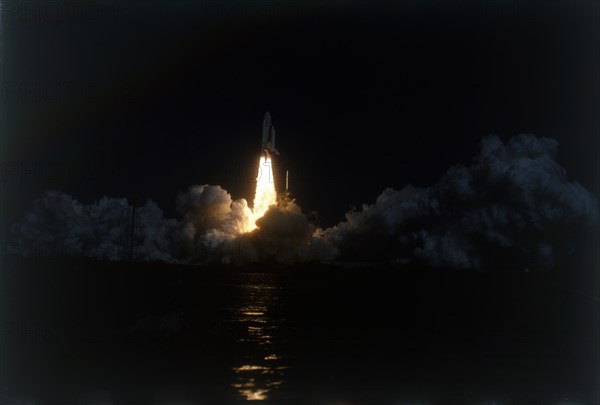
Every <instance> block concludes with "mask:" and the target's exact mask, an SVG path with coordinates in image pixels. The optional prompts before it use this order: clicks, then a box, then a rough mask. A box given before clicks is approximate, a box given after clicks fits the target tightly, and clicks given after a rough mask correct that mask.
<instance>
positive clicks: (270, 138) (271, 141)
mask: <svg viewBox="0 0 600 405" xmlns="http://www.w3.org/2000/svg"><path fill="white" fill-rule="evenodd" d="M260 149H261V151H262V152H268V153H274V154H276V155H279V152H278V151H277V149H275V127H274V126H273V124H271V114H269V112H268V111H267V113H266V114H265V119H264V120H263V133H262V144H261V148H260Z"/></svg>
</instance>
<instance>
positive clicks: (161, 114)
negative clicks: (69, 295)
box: [2, 1, 600, 225]
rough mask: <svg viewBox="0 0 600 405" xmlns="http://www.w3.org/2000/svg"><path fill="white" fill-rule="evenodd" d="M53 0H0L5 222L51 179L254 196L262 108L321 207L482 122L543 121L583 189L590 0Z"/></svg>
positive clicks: (426, 158)
mask: <svg viewBox="0 0 600 405" xmlns="http://www.w3.org/2000/svg"><path fill="white" fill-rule="evenodd" d="M320 3H321V2H320ZM24 4H27V5H28V6H27V7H29V5H32V6H31V7H32V8H26V6H24ZM53 4H54V5H55V8H47V7H45V6H44V3H43V2H42V3H39V2H23V3H9V5H10V6H11V7H12V8H10V7H7V5H6V4H5V5H4V8H5V11H4V14H3V39H4V42H3V45H2V46H3V58H2V60H3V82H2V83H3V89H2V96H3V104H2V105H3V106H4V108H3V114H4V116H3V120H2V121H3V129H2V133H3V135H2V141H3V144H2V153H3V156H2V162H3V179H2V184H3V189H4V190H5V192H6V194H5V195H6V196H7V197H6V198H3V204H4V207H3V208H4V212H5V214H6V215H8V219H9V222H10V220H11V219H12V220H14V219H15V216H18V215H20V213H21V212H22V211H23V210H24V209H25V208H26V206H27V204H28V203H29V202H30V201H31V200H32V199H33V198H36V197H38V196H39V195H40V194H41V193H42V192H43V191H45V190H48V189H57V190H61V191H64V192H67V193H69V194H72V195H73V196H74V197H75V198H77V199H79V200H81V201H92V200H95V199H98V198H100V197H102V196H104V195H106V196H111V197H120V196H132V195H134V194H138V195H140V196H142V197H145V198H152V199H154V200H156V201H157V202H158V203H159V205H160V206H161V207H162V208H163V209H164V210H165V212H166V214H167V215H168V216H174V215H175V210H174V206H175V204H174V201H175V197H176V195H177V193H178V191H181V190H184V189H186V188H187V187H189V186H191V185H193V184H205V183H209V184H220V185H221V186H223V187H224V188H225V189H227V190H228V191H229V192H230V193H231V194H232V196H233V197H234V198H240V197H245V198H247V199H251V198H252V190H253V183H252V181H251V178H252V174H251V169H252V165H253V164H254V163H255V159H256V157H257V155H258V153H259V143H260V132H261V125H262V118H263V115H264V112H265V111H266V110H267V109H269V110H270V111H271V113H272V116H273V121H274V125H275V127H276V128H277V134H278V139H277V143H278V149H279V150H280V152H281V158H280V168H281V169H282V170H283V169H285V168H289V170H290V173H291V174H290V181H291V188H292V192H293V193H294V194H295V196H296V198H297V201H298V203H299V204H300V205H301V206H302V207H303V208H304V210H305V211H307V210H311V209H318V210H319V211H320V212H321V213H322V214H323V215H324V216H325V217H326V218H327V222H328V223H329V224H330V225H331V224H333V223H336V222H338V221H340V220H341V219H343V214H344V212H345V211H347V209H348V207H349V206H350V205H356V206H360V205H361V204H362V203H372V202H374V200H375V198H376V197H377V196H378V195H379V194H380V193H381V191H382V190H383V189H385V188H386V187H394V188H398V189H400V188H402V187H404V186H405V185H406V184H409V183H410V184H413V185H418V186H426V185H431V184H433V183H435V182H437V181H438V179H439V178H440V177H441V176H442V175H443V173H444V172H445V171H446V170H447V169H448V167H450V166H451V165H453V164H457V163H463V164H467V163H469V162H470V161H471V158H472V157H473V156H474V155H475V153H476V151H477V149H478V142H479V140H480V139H481V137H482V136H484V135H487V134H498V135H500V136H501V137H502V138H503V139H508V138H509V137H510V136H513V135H516V134H519V133H524V132H528V133H534V134H536V135H538V136H550V137H554V138H556V139H557V140H558V141H559V144H560V147H559V157H558V160H559V162H560V163H561V164H562V165H563V166H564V167H565V168H566V169H567V171H568V175H569V177H570V178H572V179H575V180H578V181H580V182H581V183H582V184H583V185H584V186H585V187H586V188H588V189H590V190H591V191H592V192H595V193H597V192H598V190H597V188H595V186H594V180H595V179H597V177H595V176H596V174H595V173H596V169H595V167H596V158H597V150H598V146H599V145H598V136H597V134H598V131H597V130H598V119H597V111H598V107H599V106H598V100H599V98H598V94H599V92H598V89H599V80H598V78H599V77H598V75H599V74H598V72H599V71H600V70H599V69H598V68H599V67H600V64H599V60H598V58H599V55H600V53H599V52H598V43H599V42H598V39H599V38H598V21H599V19H600V17H599V15H600V11H599V10H600V5H599V4H598V2H591V1H590V2H566V1H565V2H563V1H557V2H539V3H536V2H527V3H526V4H523V3H522V2H480V3H477V4H470V3H469V2H464V3H463V2H424V3H422V2H389V3H388V4H387V5H384V3H379V4H378V5H376V6H375V5H373V4H367V3H359V2H352V1H347V2H343V1H331V2H326V3H321V5H319V6H317V5H309V4H307V3H303V4H302V3H292V2H288V1H285V2H276V1H262V2H243V3H242V2H237V1H236V2H216V1H201V2H192V1H164V2H161V1H148V2H141V1H137V2H131V1H129V2H115V1H106V2H95V3H94V2H92V3H88V4H89V6H87V7H83V6H80V7H74V6H73V3H72V2H69V3H65V4H61V3H53ZM69 4H70V6H69ZM323 4H324V5H323ZM36 7H37V8H36ZM36 86H37V87H36ZM280 173H281V172H280ZM6 223H7V222H6V221H5V224H6Z"/></svg>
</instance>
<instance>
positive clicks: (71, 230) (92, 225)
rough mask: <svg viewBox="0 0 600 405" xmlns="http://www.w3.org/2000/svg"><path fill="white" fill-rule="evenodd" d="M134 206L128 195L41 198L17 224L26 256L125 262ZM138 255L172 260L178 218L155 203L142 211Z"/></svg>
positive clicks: (139, 212)
mask: <svg viewBox="0 0 600 405" xmlns="http://www.w3.org/2000/svg"><path fill="white" fill-rule="evenodd" d="M130 221H131V208H130V206H129V204H128V203H127V200H126V199H124V198H107V197H104V198H102V199H100V200H98V201H96V202H94V203H92V204H90V205H85V204H81V203H80V202H78V201H76V200H75V199H73V198H72V197H71V196H70V195H67V194H65V193H62V192H60V191H48V192H46V193H44V194H43V195H42V196H41V197H40V198H39V199H37V200H35V201H34V202H33V204H32V207H31V209H30V210H29V211H27V213H26V214H25V216H24V218H23V220H22V221H21V222H19V223H17V224H15V225H14V226H13V232H14V233H15V234H16V235H17V238H18V244H19V246H20V249H21V251H22V252H23V253H24V254H25V255H43V256H53V255H65V256H84V257H93V258H97V259H107V260H122V259H126V258H127V257H128V252H129V246H130V239H131V234H130V230H131V228H130ZM136 222H137V225H136V226H134V229H135V232H134V238H135V240H136V244H135V256H136V257H137V258H140V259H141V260H146V261H171V260H172V258H171V240H170V239H171V238H170V235H171V233H172V232H173V229H174V228H175V225H176V221H174V220H166V219H165V218H164V217H163V212H162V211H161V210H160V208H158V206H157V205H156V203H155V202H153V201H152V200H148V201H147V202H146V203H145V204H144V205H143V206H141V207H139V208H138V209H137V214H136Z"/></svg>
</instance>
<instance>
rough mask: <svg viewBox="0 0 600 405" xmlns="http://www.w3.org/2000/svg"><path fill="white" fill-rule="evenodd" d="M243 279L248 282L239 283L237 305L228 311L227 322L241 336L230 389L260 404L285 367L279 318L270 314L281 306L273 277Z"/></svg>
mask: <svg viewBox="0 0 600 405" xmlns="http://www.w3.org/2000/svg"><path fill="white" fill-rule="evenodd" d="M245 276H247V277H248V278H249V279H248V280H247V281H248V282H247V283H244V282H241V283H239V285H238V287H239V297H238V300H237V305H236V306H234V307H233V308H232V310H233V313H232V317H231V319H232V322H233V323H234V324H235V325H236V326H239V328H237V329H238V330H240V335H241V337H240V338H239V339H238V340H237V346H238V349H239V352H238V356H237V357H236V359H235V362H236V364H235V365H234V366H233V367H232V371H233V372H234V376H233V382H232V383H231V387H233V388H235V389H236V390H237V392H238V393H239V395H240V396H241V397H242V398H245V399H246V400H254V401H262V400H266V399H269V398H270V397H271V395H272V394H273V393H274V391H275V390H277V389H278V388H279V387H280V386H281V385H282V384H283V383H284V381H285V379H284V376H285V372H286V369H287V368H288V365H287V364H286V361H285V357H284V356H283V353H282V351H281V349H280V347H281V346H280V345H281V343H282V340H283V337H282V335H281V324H280V323H281V321H282V319H279V318H278V317H277V316H276V315H274V314H273V312H274V311H275V310H277V309H278V308H279V307H280V306H281V305H282V302H281V294H280V293H281V290H280V288H279V287H276V284H275V282H274V280H273V277H274V276H273V275H267V274H260V275H258V274H256V275H252V274H248V275H245Z"/></svg>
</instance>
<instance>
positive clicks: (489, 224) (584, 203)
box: [315, 134, 598, 268]
mask: <svg viewBox="0 0 600 405" xmlns="http://www.w3.org/2000/svg"><path fill="white" fill-rule="evenodd" d="M557 147H558V144H557V142H556V141H555V140H553V139H549V138H537V137H535V136H533V135H530V134H522V135H519V136H516V137H514V138H512V139H510V140H509V141H508V142H507V143H506V144H504V143H503V142H502V141H501V140H500V139H499V138H498V137H497V136H487V137H485V138H483V140H482V142H481V150H480V153H479V155H478V156H477V157H476V158H475V160H474V163H473V164H472V165H471V166H469V167H464V166H455V167H452V168H451V169H450V170H448V172H447V173H446V174H445V175H444V176H443V178H442V179H441V181H440V182H439V183H438V184H436V185H434V186H432V187H426V188H418V187H413V186H410V185H409V186H406V187H404V188H403V189H402V190H400V191H397V190H394V189H391V188H388V189H386V190H385V191H384V192H383V193H382V194H381V195H380V196H379V197H378V198H377V201H376V203H375V204H374V205H369V206H366V205H365V206H363V209H362V211H360V212H349V213H347V214H346V221H345V222H342V223H340V224H338V225H337V226H334V227H332V228H328V229H325V230H318V231H317V232H316V233H315V235H316V236H319V237H323V238H324V239H326V240H327V241H329V242H331V243H333V244H334V245H335V246H336V247H338V248H339V249H340V252H341V254H342V257H344V258H346V259H349V260H377V261H392V262H400V263H408V262H420V263H425V264H427V265H432V266H438V267H439V266H450V267H458V268H480V267H483V266H485V267H489V266H496V265H499V266H503V265H506V264H508V263H504V262H503V261H504V260H505V258H510V261H511V262H512V263H511V264H516V263H518V264H523V265H525V266H528V265H531V266H550V265H552V264H553V263H554V260H555V258H556V255H557V253H558V252H557V250H558V249H561V250H563V251H564V250H566V249H568V248H569V245H570V243H571V242H573V240H574V239H573V238H571V237H572V236H573V235H575V234H578V233H581V231H582V230H583V229H584V228H585V226H586V225H587V224H589V223H590V222H593V221H597V220H598V206H597V202H596V200H595V198H594V197H593V196H592V194H590V193H589V192H588V191H587V190H585V189H584V188H583V187H582V186H581V185H580V184H579V183H577V182H572V181H568V179H567V176H566V172H565V170H564V169H563V168H562V167H561V166H560V165H559V164H558V163H557V162H556V161H555V156H556V152H557Z"/></svg>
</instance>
